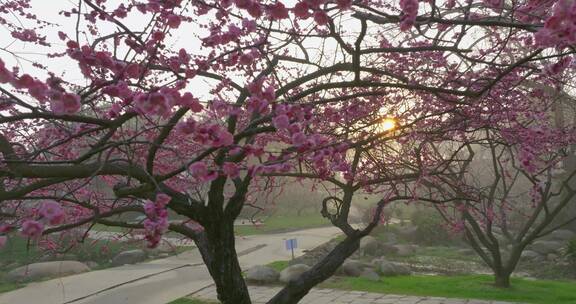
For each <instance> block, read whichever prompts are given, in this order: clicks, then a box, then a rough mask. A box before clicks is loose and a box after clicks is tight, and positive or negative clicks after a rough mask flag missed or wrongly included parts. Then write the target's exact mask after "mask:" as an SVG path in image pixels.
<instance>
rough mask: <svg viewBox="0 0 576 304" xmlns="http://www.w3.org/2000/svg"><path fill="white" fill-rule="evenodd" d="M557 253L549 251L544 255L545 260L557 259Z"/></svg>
mask: <svg viewBox="0 0 576 304" xmlns="http://www.w3.org/2000/svg"><path fill="white" fill-rule="evenodd" d="M558 257H559V255H557V254H555V253H549V254H547V255H546V260H547V261H550V262H553V261H556V260H557V259H558Z"/></svg>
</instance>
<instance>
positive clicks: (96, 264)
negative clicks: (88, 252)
mask: <svg viewBox="0 0 576 304" xmlns="http://www.w3.org/2000/svg"><path fill="white" fill-rule="evenodd" d="M84 263H85V264H86V266H88V267H90V269H95V268H98V266H100V265H98V263H96V262H94V261H87V262H84Z"/></svg>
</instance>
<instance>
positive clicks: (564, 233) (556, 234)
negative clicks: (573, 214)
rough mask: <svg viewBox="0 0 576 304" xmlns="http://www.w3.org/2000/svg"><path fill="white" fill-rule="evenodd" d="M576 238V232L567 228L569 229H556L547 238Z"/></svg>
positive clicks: (561, 239) (564, 239) (568, 239)
mask: <svg viewBox="0 0 576 304" xmlns="http://www.w3.org/2000/svg"><path fill="white" fill-rule="evenodd" d="M574 238H576V233H575V232H573V231H572V230H567V229H560V230H556V231H552V233H550V234H549V235H548V236H547V237H546V239H550V240H558V241H564V242H567V241H570V240H572V239H574Z"/></svg>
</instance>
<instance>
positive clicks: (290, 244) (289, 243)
mask: <svg viewBox="0 0 576 304" xmlns="http://www.w3.org/2000/svg"><path fill="white" fill-rule="evenodd" d="M296 248H298V242H297V241H296V239H287V240H286V250H294V249H296Z"/></svg>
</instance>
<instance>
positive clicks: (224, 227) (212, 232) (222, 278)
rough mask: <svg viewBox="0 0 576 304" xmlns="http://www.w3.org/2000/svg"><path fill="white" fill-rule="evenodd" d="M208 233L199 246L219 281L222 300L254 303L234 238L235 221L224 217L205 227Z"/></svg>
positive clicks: (214, 276)
mask: <svg viewBox="0 0 576 304" xmlns="http://www.w3.org/2000/svg"><path fill="white" fill-rule="evenodd" d="M205 228H206V231H205V232H204V237H203V238H202V240H197V241H196V244H198V248H199V249H200V252H201V254H202V258H203V260H204V263H205V264H206V267H208V271H209V272H210V275H211V276H212V279H214V283H215V284H216V291H217V292H218V300H220V302H222V304H251V301H250V295H249V293H248V288H247V287H246V282H245V281H244V278H243V277H242V269H241V268H240V263H239V262H238V255H237V254H236V249H235V241H234V222H233V221H232V220H222V221H221V222H219V223H218V224H215V225H213V227H205Z"/></svg>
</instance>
